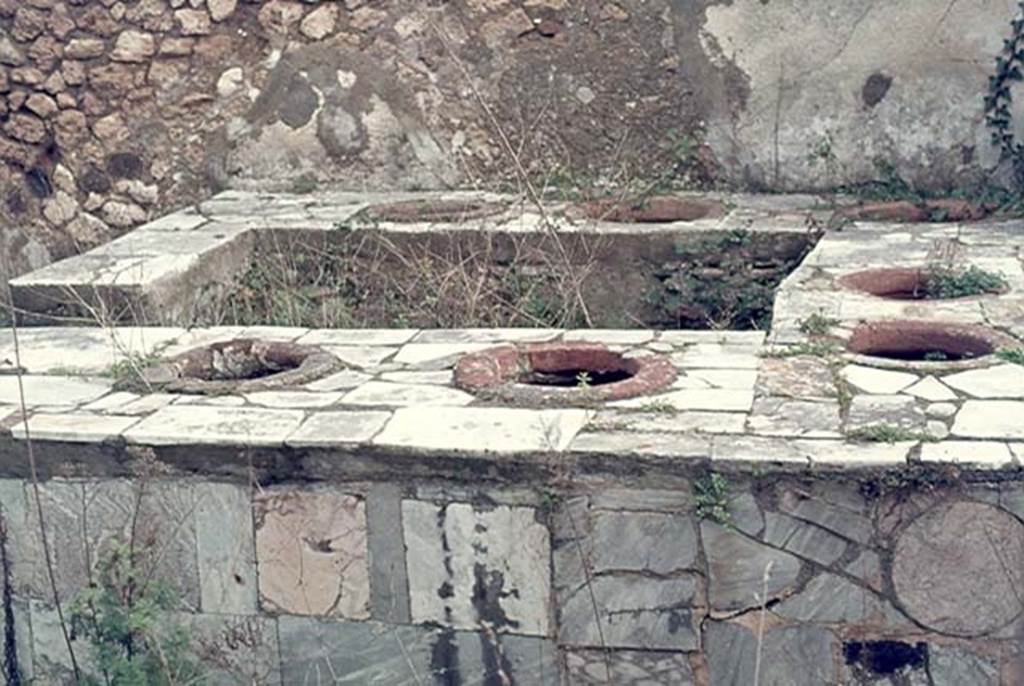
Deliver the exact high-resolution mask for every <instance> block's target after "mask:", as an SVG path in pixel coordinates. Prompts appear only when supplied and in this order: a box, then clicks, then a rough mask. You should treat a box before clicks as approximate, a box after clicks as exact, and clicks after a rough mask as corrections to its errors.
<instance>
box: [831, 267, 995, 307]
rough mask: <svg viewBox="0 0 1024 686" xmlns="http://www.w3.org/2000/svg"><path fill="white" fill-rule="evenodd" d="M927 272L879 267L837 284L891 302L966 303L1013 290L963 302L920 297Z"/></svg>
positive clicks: (964, 297)
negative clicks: (918, 294) (944, 301)
mask: <svg viewBox="0 0 1024 686" xmlns="http://www.w3.org/2000/svg"><path fill="white" fill-rule="evenodd" d="M927 272H928V270H927V269H926V268H923V267H878V268H875V269H864V270H861V271H857V272H853V273H852V274H845V275H843V276H841V277H839V279H838V281H837V283H838V285H839V286H840V287H841V288H845V289H848V290H851V291H857V292H859V293H865V294H867V295H873V296H875V297H876V298H885V299H888V300H966V299H968V298H984V297H988V296H994V295H1001V294H1003V293H1006V292H1007V291H1008V290H1009V288H1008V287H1003V288H1001V289H999V290H998V291H989V292H987V293H982V294H979V295H965V296H961V297H959V298H925V297H916V296H915V295H914V294H915V293H917V292H921V293H923V292H924V288H925V287H926V285H927V278H926V275H927Z"/></svg>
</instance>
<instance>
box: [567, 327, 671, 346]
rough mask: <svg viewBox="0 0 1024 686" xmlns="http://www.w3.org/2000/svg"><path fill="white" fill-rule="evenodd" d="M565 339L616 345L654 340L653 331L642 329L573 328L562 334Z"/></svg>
mask: <svg viewBox="0 0 1024 686" xmlns="http://www.w3.org/2000/svg"><path fill="white" fill-rule="evenodd" d="M562 340H566V341H592V342H594V343H607V344H616V345H640V344H642V343H647V342H648V341H652V340H654V332H653V331H647V330H644V329H575V330H573V331H566V332H565V334H564V335H563V336H562Z"/></svg>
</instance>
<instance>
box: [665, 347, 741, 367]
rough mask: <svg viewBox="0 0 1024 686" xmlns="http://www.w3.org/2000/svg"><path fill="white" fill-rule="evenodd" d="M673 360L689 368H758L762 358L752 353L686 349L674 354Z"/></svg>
mask: <svg viewBox="0 0 1024 686" xmlns="http://www.w3.org/2000/svg"><path fill="white" fill-rule="evenodd" d="M672 362H674V363H675V364H677V365H679V366H680V367H684V368H688V369H757V365H758V363H759V362H760V358H759V357H758V356H757V355H754V354H751V353H713V352H700V351H692V352H691V351H689V350H688V351H686V352H683V353H677V354H675V355H673V356H672Z"/></svg>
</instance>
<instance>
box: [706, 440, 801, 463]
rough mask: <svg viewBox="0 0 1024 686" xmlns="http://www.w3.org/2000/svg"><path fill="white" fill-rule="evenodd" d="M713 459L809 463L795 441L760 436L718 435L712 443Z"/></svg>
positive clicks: (720, 460)
mask: <svg viewBox="0 0 1024 686" xmlns="http://www.w3.org/2000/svg"><path fill="white" fill-rule="evenodd" d="M711 459H712V460H713V461H716V462H726V461H729V462H782V463H790V462H796V463H799V464H803V465H806V464H807V457H806V456H804V455H802V454H801V453H800V451H799V450H797V449H796V447H795V445H794V442H793V441H790V440H786V439H781V438H766V437H758V436H716V437H715V439H714V441H713V442H712V445H711Z"/></svg>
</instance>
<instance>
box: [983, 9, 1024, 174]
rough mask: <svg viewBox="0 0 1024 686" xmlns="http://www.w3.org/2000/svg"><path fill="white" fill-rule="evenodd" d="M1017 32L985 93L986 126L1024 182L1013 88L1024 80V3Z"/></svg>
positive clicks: (1015, 25)
mask: <svg viewBox="0 0 1024 686" xmlns="http://www.w3.org/2000/svg"><path fill="white" fill-rule="evenodd" d="M1010 26H1011V28H1012V29H1013V32H1012V33H1011V34H1010V37H1009V38H1008V39H1006V40H1004V41H1003V50H1002V52H1001V53H1000V54H999V55H997V56H996V70H995V74H993V75H991V76H989V78H988V92H987V93H986V94H985V101H984V104H985V125H986V126H987V127H988V128H989V132H990V134H991V142H992V145H995V146H998V147H999V150H1000V153H1001V154H1000V158H1001V159H1002V160H1009V161H1010V163H1011V164H1012V165H1013V172H1014V176H1015V180H1016V182H1017V183H1018V184H1022V183H1024V154H1022V152H1024V146H1021V144H1020V143H1018V142H1017V139H1016V135H1015V126H1014V121H1013V88H1014V85H1015V84H1016V83H1017V82H1018V81H1021V80H1024V72H1022V71H1021V67H1022V66H1024V3H1022V4H1020V12H1019V13H1018V15H1017V16H1015V17H1014V18H1013V20H1012V21H1011V22H1010Z"/></svg>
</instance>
